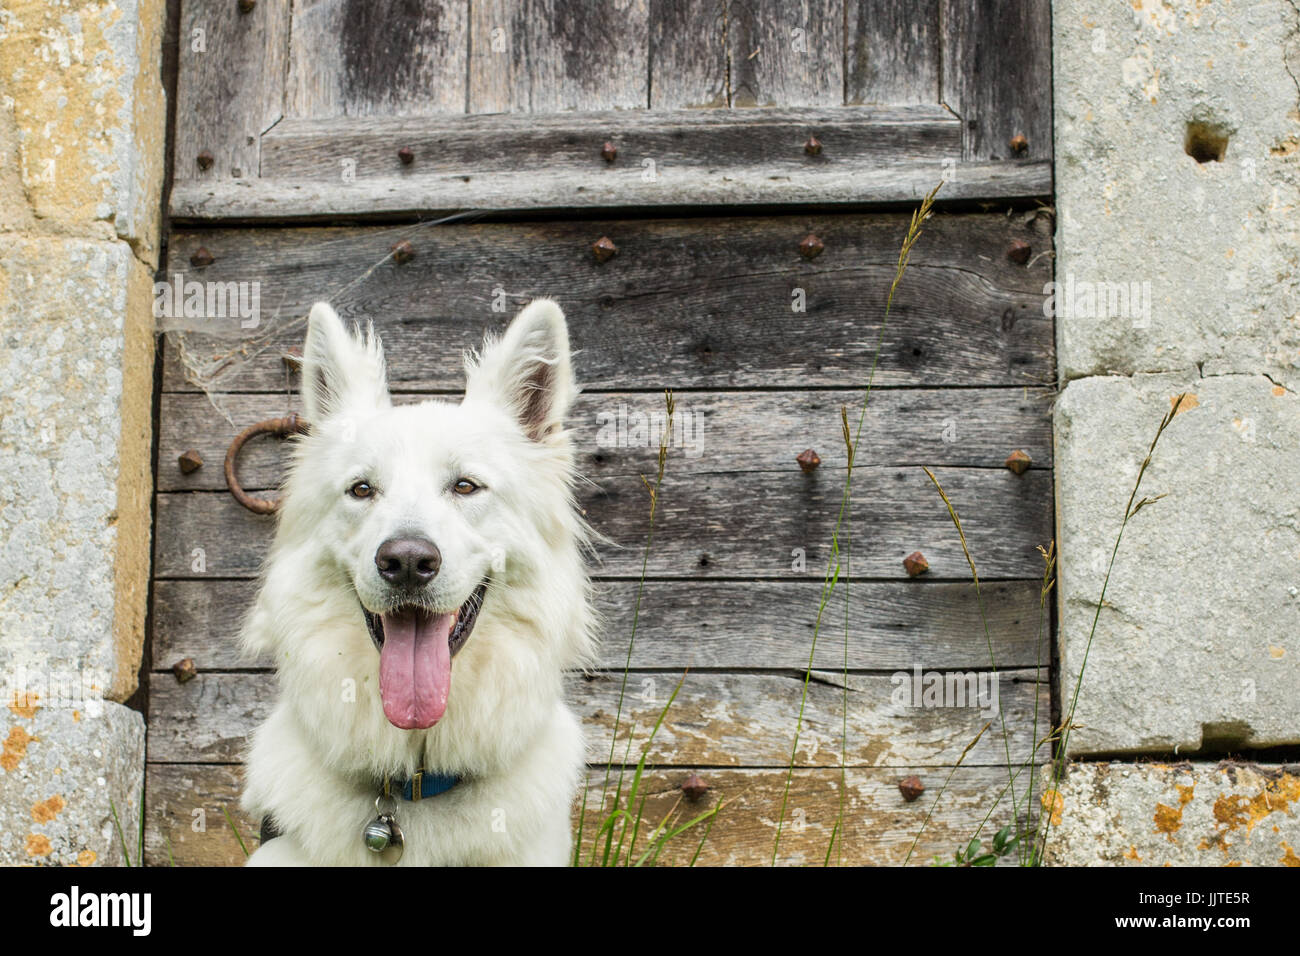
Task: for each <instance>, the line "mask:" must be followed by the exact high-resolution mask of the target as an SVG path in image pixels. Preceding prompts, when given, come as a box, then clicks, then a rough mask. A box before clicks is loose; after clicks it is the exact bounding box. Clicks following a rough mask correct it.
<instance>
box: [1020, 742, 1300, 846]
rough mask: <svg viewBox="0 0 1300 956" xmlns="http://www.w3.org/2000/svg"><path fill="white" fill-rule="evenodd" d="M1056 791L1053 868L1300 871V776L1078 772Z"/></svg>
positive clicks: (1052, 800) (1192, 768)
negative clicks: (1243, 867) (1287, 868)
mask: <svg viewBox="0 0 1300 956" xmlns="http://www.w3.org/2000/svg"><path fill="white" fill-rule="evenodd" d="M1049 787H1050V768H1049V771H1048V773H1047V774H1046V775H1045V783H1044V792H1043V811H1044V814H1043V816H1044V821H1046V819H1047V816H1048V814H1049V813H1050V814H1051V819H1052V822H1053V826H1052V828H1051V831H1050V833H1049V837H1048V841H1047V853H1046V859H1045V862H1047V863H1048V864H1049V865H1056V866H1106V865H1111V866H1162V865H1164V864H1169V865H1172V866H1241V865H1246V866H1300V856H1297V855H1296V848H1297V847H1300V767H1295V766H1257V765H1253V764H1237V763H1221V764H1192V763H1182V764H1154V763H1139V764H1118V763H1090V764H1076V765H1074V766H1073V767H1071V768H1070V770H1069V772H1068V773H1067V775H1066V777H1065V779H1064V780H1063V781H1062V782H1061V786H1060V789H1059V790H1058V791H1052V790H1050V789H1049Z"/></svg>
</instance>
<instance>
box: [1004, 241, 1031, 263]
mask: <svg viewBox="0 0 1300 956" xmlns="http://www.w3.org/2000/svg"><path fill="white" fill-rule="evenodd" d="M1031 252H1033V249H1032V248H1031V247H1030V245H1029V243H1027V242H1025V240H1023V239H1015V240H1013V241H1012V243H1011V245H1009V246H1007V258H1008V259H1010V260H1011V261H1012V262H1014V263H1015V264H1016V265H1018V266H1023V265H1024V264H1025V263H1026V262H1028V261H1029V254H1030V253H1031Z"/></svg>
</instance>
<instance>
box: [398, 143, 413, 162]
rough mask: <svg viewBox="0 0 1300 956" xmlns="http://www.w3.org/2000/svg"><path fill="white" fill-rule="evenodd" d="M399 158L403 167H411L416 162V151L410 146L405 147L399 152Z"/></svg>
mask: <svg viewBox="0 0 1300 956" xmlns="http://www.w3.org/2000/svg"><path fill="white" fill-rule="evenodd" d="M397 158H398V159H400V160H401V161H402V165H403V166H410V165H411V163H413V162H414V161H415V150H413V149H411V147H409V146H403V147H402V148H401V149H399V150H398V151H397Z"/></svg>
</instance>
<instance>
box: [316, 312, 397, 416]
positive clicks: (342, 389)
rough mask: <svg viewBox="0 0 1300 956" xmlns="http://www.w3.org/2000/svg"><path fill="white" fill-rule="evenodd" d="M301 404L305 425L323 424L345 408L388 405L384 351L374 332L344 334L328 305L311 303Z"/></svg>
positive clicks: (383, 406)
mask: <svg viewBox="0 0 1300 956" xmlns="http://www.w3.org/2000/svg"><path fill="white" fill-rule="evenodd" d="M302 405H303V412H304V413H305V414H306V416H307V421H309V422H322V421H324V420H325V419H327V418H329V417H330V416H331V415H334V414H336V413H338V412H339V411H340V410H342V409H343V408H345V407H358V408H385V407H387V406H388V405H389V398H388V382H387V377H386V375H385V373H384V352H383V348H382V347H381V346H380V344H379V339H377V338H376V337H375V332H374V329H373V328H367V329H366V331H365V333H364V334H363V333H362V332H361V330H360V329H355V328H354V329H353V330H352V331H348V329H347V328H346V327H345V326H344V325H343V320H342V319H340V318H339V317H338V313H337V312H335V311H334V309H333V308H332V307H331V306H330V305H329V303H328V302H317V303H316V304H315V305H313V306H312V307H311V315H310V316H309V317H308V319H307V341H306V343H305V344H304V345H303V349H302Z"/></svg>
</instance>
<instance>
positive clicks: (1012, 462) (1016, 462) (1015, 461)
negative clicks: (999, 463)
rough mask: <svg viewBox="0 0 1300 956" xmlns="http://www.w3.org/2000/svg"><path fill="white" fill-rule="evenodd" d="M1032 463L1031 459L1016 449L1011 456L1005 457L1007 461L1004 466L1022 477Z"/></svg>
mask: <svg viewBox="0 0 1300 956" xmlns="http://www.w3.org/2000/svg"><path fill="white" fill-rule="evenodd" d="M1032 462H1033V459H1032V458H1030V457H1029V456H1028V455H1027V454H1025V453H1024V452H1023V451H1021V450H1020V449H1019V448H1017V449H1016V450H1015V451H1013V452H1012V453H1011V454H1009V455H1007V460H1006V462H1004V464H1005V465H1006V466H1007V467H1008V468H1010V469H1011V470H1012V471H1014V472H1015V473H1016V474H1017V475H1023V474H1024V473H1025V471H1026V470H1027V469H1028V468H1029V466H1030V464H1031V463H1032Z"/></svg>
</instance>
